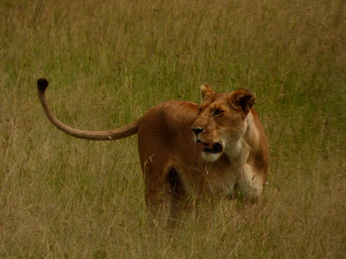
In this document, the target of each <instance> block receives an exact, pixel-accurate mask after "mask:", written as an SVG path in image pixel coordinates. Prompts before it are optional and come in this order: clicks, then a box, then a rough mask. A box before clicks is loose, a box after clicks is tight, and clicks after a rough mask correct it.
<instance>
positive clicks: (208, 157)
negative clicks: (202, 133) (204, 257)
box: [202, 151, 222, 163]
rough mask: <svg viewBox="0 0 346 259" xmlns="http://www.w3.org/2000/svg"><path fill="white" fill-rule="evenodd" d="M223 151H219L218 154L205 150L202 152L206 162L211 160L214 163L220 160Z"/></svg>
mask: <svg viewBox="0 0 346 259" xmlns="http://www.w3.org/2000/svg"><path fill="white" fill-rule="evenodd" d="M221 154H222V153H217V154H214V153H210V152H205V151H203V152H202V158H203V159H204V160H205V161H206V162H210V163H213V162H215V161H216V160H218V159H219V158H220V156H221Z"/></svg>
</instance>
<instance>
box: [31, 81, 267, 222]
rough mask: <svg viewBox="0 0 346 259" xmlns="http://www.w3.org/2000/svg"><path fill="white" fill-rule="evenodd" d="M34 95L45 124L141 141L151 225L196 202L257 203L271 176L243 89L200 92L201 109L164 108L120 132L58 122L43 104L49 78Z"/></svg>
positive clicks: (249, 96) (180, 104)
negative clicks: (234, 200)
mask: <svg viewBox="0 0 346 259" xmlns="http://www.w3.org/2000/svg"><path fill="white" fill-rule="evenodd" d="M37 86H38V96H39V100H40V102H41V104H42V107H43V109H44V111H45V113H46V115H47V117H48V119H49V120H50V121H51V122H52V123H53V124H54V125H55V126H56V127H57V128H59V129H60V130H62V131H63V132H65V133H67V134H69V135H71V136H74V137H77V138H82V139H90V140H116V139H120V138H126V137H128V136H131V135H134V134H138V151H139V157H140V163H141V167H142V171H143V174H144V181H145V200H146V204H147V207H148V209H149V211H150V212H151V215H152V216H153V217H154V218H165V219H168V218H178V217H179V215H181V214H182V213H183V212H186V211H189V210H191V209H193V208H194V206H195V204H196V201H197V202H198V201H203V200H209V199H210V198H213V199H214V198H219V199H224V198H234V197H239V194H240V196H241V197H242V198H243V199H244V200H245V201H249V202H250V203H252V202H254V201H256V200H258V198H259V197H260V196H261V193H262V190H263V184H264V183H265V180H266V175H267V169H268V160H269V154H268V141H267V137H266V134H265V132H264V130H263V127H262V125H261V122H260V120H259V117H258V115H257V113H256V112H255V110H254V109H252V106H253V105H254V103H255V99H256V97H255V94H254V93H253V92H251V91H249V90H247V89H243V88H241V89H238V90H236V91H233V92H230V93H225V92H223V93H215V92H214V91H213V90H212V89H211V88H210V86H208V85H202V86H201V92H202V96H203V100H204V101H203V103H202V104H201V105H197V104H195V103H191V102H184V101H168V102H164V103H161V104H158V105H157V106H155V107H153V108H151V109H150V110H149V111H148V112H146V113H145V114H144V115H143V116H142V117H141V118H139V119H138V120H136V121H135V122H132V123H130V124H128V125H126V126H124V127H122V128H119V129H114V130H107V131H85V130H79V129H75V128H71V127H70V126H67V125H66V124H64V123H62V122H61V121H59V120H58V119H57V118H56V117H55V116H54V115H53V113H52V112H51V110H50V109H49V107H48V105H47V103H46V100H45V95H44V93H45V90H46V88H47V87H48V81H47V80H46V79H43V78H41V79H38V81H37Z"/></svg>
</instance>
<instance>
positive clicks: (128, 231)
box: [0, 0, 346, 258]
mask: <svg viewBox="0 0 346 259" xmlns="http://www.w3.org/2000/svg"><path fill="white" fill-rule="evenodd" d="M0 11H1V13H0V21H1V27H0V35H1V37H0V43H1V44H0V54H1V57H0V65H1V69H0V110H1V112H0V257H1V258H62V257H67V258H345V257H346V245H345V244H346V235H345V233H346V227H345V224H346V217H345V215H346V159H345V157H346V150H345V145H346V124H345V121H346V109H345V107H346V33H345V32H346V2H345V1H344V0H332V1H330V0H329V1H327V0H315V1H298V0H292V1H284V0H266V1H253V0H234V1H219V0H215V1H204V0H203V1H196V0H193V1H191V0H189V1H187V0H182V1H159V0H153V1H126V0H119V1H102V0H98V1H96V0H85V1H67V0H56V1H52V0H46V1H39V0H35V1H26V0H18V1H13V0H1V4H0ZM39 77H47V78H48V79H49V81H50V83H51V84H50V87H49V90H48V99H49V102H50V103H51V105H52V107H53V110H54V112H55V113H56V114H57V116H58V117H59V118H60V119H61V120H63V121H64V122H66V123H68V124H70V125H73V126H76V127H78V128H82V129H89V130H101V129H112V128H116V127H118V126H121V125H123V124H125V123H128V122H130V121H132V120H134V119H136V118H138V117H140V116H141V115H142V114H143V113H144V112H145V111H146V110H147V109H148V108H150V107H151V106H154V105H156V104H158V103H160V102H162V101H165V100H172V99H178V100H189V101H194V102H200V94H199V85H201V84H203V83H209V84H210V85H212V86H214V88H215V89H216V90H217V91H231V90H234V89H236V88H238V87H247V88H250V89H252V90H253V91H255V92H256V94H257V96H258V102H257V104H256V109H257V111H258V112H259V114H260V116H261V119H262V121H263V124H264V126H265V129H266V131H267V134H268V136H269V139H270V146H271V170H270V175H269V179H268V181H269V185H268V186H267V187H266V189H265V194H264V199H263V202H262V203H261V204H260V205H259V206H258V207H256V208H254V209H245V210H243V211H236V210H234V202H229V201H225V202H222V203H221V204H220V205H218V206H217V208H216V210H215V213H214V215H212V218H211V219H210V222H195V223H194V222H187V223H186V224H185V225H183V226H181V227H179V228H177V229H176V230H174V231H171V232H167V231H157V230H155V231H154V230H152V229H150V227H149V226H148V224H147V220H146V210H145V204H144V197H143V192H144V186H143V179H142V174H141V170H140V166H139V162H138V155H137V144H136V143H137V140H136V137H130V138H127V139H123V140H119V141H116V142H107V143H105V142H89V141H84V140H79V139H75V138H72V137H69V136H67V135H65V134H64V133H62V132H60V131H58V130H57V129H55V128H54V126H52V125H51V124H50V123H49V122H48V120H47V119H46V117H45V115H44V113H43V111H42V108H41V107H40V105H39V102H38V100H37V97H36V80H37V78H39Z"/></svg>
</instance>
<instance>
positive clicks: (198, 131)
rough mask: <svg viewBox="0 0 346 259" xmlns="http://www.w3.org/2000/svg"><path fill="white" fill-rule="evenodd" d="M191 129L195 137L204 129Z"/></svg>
mask: <svg viewBox="0 0 346 259" xmlns="http://www.w3.org/2000/svg"><path fill="white" fill-rule="evenodd" d="M191 129H192V131H193V133H195V134H196V136H197V135H198V134H199V133H201V132H203V130H204V128H201V127H192V128H191Z"/></svg>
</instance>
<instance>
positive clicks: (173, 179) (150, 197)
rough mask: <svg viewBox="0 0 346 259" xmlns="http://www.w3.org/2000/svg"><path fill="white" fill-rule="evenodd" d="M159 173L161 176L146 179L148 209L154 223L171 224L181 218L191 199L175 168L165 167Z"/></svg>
mask: <svg viewBox="0 0 346 259" xmlns="http://www.w3.org/2000/svg"><path fill="white" fill-rule="evenodd" d="M151 173H152V174H151V175H155V174H153V172H151ZM159 175H160V176H162V177H159V178H153V177H152V178H151V179H150V178H149V179H146V203H147V207H148V211H149V214H150V217H151V220H152V221H153V223H154V225H160V226H166V225H169V226H172V225H175V224H176V223H178V222H179V221H181V220H182V219H183V217H184V215H185V214H186V211H187V210H188V208H189V207H190V205H191V201H189V199H188V196H187V193H186V190H185V187H184V184H183V182H182V180H181V177H180V175H179V171H178V170H177V169H175V168H167V169H166V171H165V172H164V173H163V174H159ZM149 177H150V176H149Z"/></svg>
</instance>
